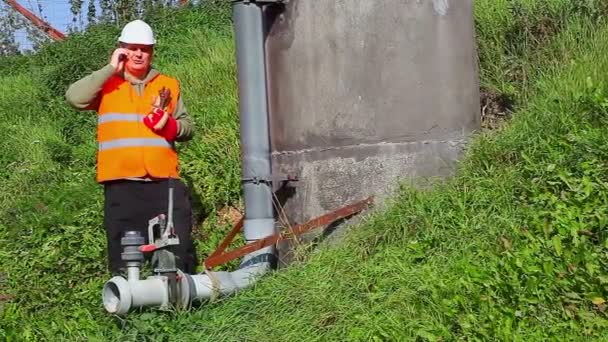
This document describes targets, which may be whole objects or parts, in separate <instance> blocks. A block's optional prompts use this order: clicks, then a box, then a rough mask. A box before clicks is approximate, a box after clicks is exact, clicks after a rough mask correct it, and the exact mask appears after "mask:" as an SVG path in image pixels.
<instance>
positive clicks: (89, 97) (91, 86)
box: [65, 64, 114, 110]
mask: <svg viewBox="0 0 608 342" xmlns="http://www.w3.org/2000/svg"><path fill="white" fill-rule="evenodd" d="M113 74H114V68H113V67H112V65H110V64H108V65H106V66H104V67H103V68H101V69H99V70H97V71H94V72H93V73H91V74H89V75H87V76H85V77H83V78H81V79H80V80H78V81H76V82H74V83H72V84H71V85H70V86H69V87H68V89H67V91H66V93H65V98H66V100H67V102H68V104H70V106H72V107H74V108H75V109H78V110H88V109H96V108H97V106H98V102H99V92H100V91H101V89H102V87H103V85H104V83H105V82H106V81H107V80H108V79H109V78H110V77H111V76H112V75H113Z"/></svg>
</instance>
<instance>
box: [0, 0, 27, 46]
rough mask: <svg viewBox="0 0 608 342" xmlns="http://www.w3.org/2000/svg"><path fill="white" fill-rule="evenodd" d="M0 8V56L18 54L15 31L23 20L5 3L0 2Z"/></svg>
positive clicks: (19, 27) (20, 26)
mask: <svg viewBox="0 0 608 342" xmlns="http://www.w3.org/2000/svg"><path fill="white" fill-rule="evenodd" d="M0 10H1V11H0V56H10V55H17V54H20V51H19V42H17V39H16V37H15V33H16V32H17V31H18V30H19V29H21V28H23V26H22V24H23V22H22V21H21V20H19V17H18V16H17V15H16V14H15V13H14V12H13V11H12V10H11V9H10V8H9V7H8V6H7V5H6V4H5V3H0Z"/></svg>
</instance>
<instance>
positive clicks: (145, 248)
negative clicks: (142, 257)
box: [139, 244, 156, 253]
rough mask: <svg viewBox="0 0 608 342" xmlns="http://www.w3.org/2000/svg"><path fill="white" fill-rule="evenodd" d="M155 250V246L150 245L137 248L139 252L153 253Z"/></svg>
mask: <svg viewBox="0 0 608 342" xmlns="http://www.w3.org/2000/svg"><path fill="white" fill-rule="evenodd" d="M155 250H156V245H155V244H150V245H141V246H139V251H140V252H144V253H146V252H154V251H155Z"/></svg>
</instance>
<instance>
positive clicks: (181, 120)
mask: <svg viewBox="0 0 608 342" xmlns="http://www.w3.org/2000/svg"><path fill="white" fill-rule="evenodd" d="M174 117H175V120H177V137H176V141H180V142H184V141H188V140H191V139H192V138H193V136H194V122H193V121H192V118H191V117H190V115H189V114H188V111H187V110H186V105H185V104H184V102H183V100H182V97H181V96H180V97H179V98H178V100H177V106H176V108H175V114H174Z"/></svg>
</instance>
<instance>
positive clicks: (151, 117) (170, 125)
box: [144, 108, 177, 141]
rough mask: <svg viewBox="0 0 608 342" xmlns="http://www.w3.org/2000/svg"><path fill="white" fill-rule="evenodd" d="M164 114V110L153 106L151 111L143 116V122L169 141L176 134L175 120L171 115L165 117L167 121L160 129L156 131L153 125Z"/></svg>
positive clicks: (173, 138)
mask: <svg viewBox="0 0 608 342" xmlns="http://www.w3.org/2000/svg"><path fill="white" fill-rule="evenodd" d="M164 115H165V111H164V110H162V109H160V108H154V109H153V110H152V112H151V113H150V114H148V115H146V116H145V117H144V124H145V125H146V126H147V127H148V128H149V129H151V130H153V131H155V132H156V133H158V134H160V135H161V136H163V137H164V138H165V139H167V140H169V141H173V140H175V137H176V136H177V120H175V119H174V118H173V117H172V116H171V115H169V117H168V118H167V122H166V123H165V126H164V127H163V128H161V129H160V130H158V131H156V130H155V129H154V126H156V124H157V123H158V122H159V121H160V120H161V119H162V117H163V116H164Z"/></svg>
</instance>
